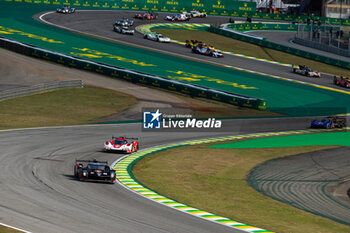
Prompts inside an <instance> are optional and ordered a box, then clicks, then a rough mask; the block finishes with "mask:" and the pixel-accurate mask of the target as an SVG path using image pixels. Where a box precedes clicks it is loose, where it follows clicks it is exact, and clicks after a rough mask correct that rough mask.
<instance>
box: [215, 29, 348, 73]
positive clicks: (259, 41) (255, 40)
mask: <svg viewBox="0 0 350 233" xmlns="http://www.w3.org/2000/svg"><path fill="white" fill-rule="evenodd" d="M208 31H210V32H213V33H216V34H219V35H223V36H227V37H230V38H233V39H237V40H241V41H244V42H248V43H251V44H255V45H258V46H263V47H266V48H270V49H275V50H278V51H281V52H285V53H289V54H293V55H296V56H300V57H304V58H307V59H311V60H314V61H319V62H323V63H326V64H329V65H334V66H339V67H342V68H345V69H350V62H347V61H342V60H338V59H335V58H330V57H326V56H322V55H319V54H315V53H310V52H307V51H304V50H301V49H296V48H292V47H289V46H285V45H281V44H277V43H274V42H270V41H266V40H263V39H259V38H254V37H252V36H249V35H245V34H244V33H241V32H239V31H233V30H232V29H225V28H217V27H214V26H210V28H208Z"/></svg>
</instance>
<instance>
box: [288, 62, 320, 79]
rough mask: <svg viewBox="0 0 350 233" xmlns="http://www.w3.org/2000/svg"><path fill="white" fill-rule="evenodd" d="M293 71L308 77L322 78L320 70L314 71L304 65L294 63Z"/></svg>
mask: <svg viewBox="0 0 350 233" xmlns="http://www.w3.org/2000/svg"><path fill="white" fill-rule="evenodd" d="M293 73H297V74H301V75H304V76H308V77H315V78H321V74H320V72H317V71H314V70H312V69H310V68H309V67H307V66H304V65H293Z"/></svg>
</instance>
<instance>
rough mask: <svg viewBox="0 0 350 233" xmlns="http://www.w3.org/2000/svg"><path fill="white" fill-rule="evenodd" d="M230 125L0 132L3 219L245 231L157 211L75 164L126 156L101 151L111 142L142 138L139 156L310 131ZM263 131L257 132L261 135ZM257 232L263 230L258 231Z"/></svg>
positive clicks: (66, 228)
mask: <svg viewBox="0 0 350 233" xmlns="http://www.w3.org/2000/svg"><path fill="white" fill-rule="evenodd" d="M291 121H294V120H293V119H281V120H280V121H279V123H278V124H276V120H270V119H265V120H231V121H228V122H224V123H223V124H224V127H226V128H229V129H231V131H230V132H226V133H225V132H212V133H203V132H201V133H200V132H197V133H182V132H172V133H167V132H164V133H157V132H155V133H153V132H142V131H141V125H140V124H119V125H98V126H85V127H83V126H77V127H58V128H37V129H26V130H13V131H1V133H0V148H1V154H0V159H1V161H2V162H1V164H0V170H1V171H2V172H1V175H0V183H1V189H0V197H1V198H0V219H1V222H3V223H6V224H9V225H13V226H15V227H19V228H22V229H25V230H28V231H32V232H45V233H49V232H108V231H110V232H142V233H144V232H152V233H154V232H191V233H195V232H198V233H203V232H208V233H212V232H240V231H237V230H234V229H231V228H228V227H226V226H221V225H219V224H216V223H211V222H207V221H204V220H202V219H199V218H196V217H192V216H189V215H187V214H184V213H181V212H178V211H176V210H173V209H171V208H168V207H165V206H162V205H159V204H156V203H154V202H152V201H150V200H148V199H145V198H143V197H140V196H138V195H137V194H134V193H132V192H130V191H128V190H126V189H125V188H124V187H122V186H120V185H118V184H115V185H110V184H103V183H94V182H80V181H77V180H76V179H74V177H73V166H72V165H73V162H74V160H75V159H76V158H78V159H92V158H96V159H101V160H102V159H103V160H105V159H107V160H108V161H109V162H110V163H111V162H113V161H114V160H116V159H118V158H119V157H121V156H122V155H120V154H114V153H104V152H102V147H103V142H104V141H106V140H107V139H108V137H109V136H110V135H127V136H134V137H136V136H138V137H139V138H140V144H141V149H142V148H149V147H152V146H156V145H164V144H169V143H174V142H180V141H183V140H188V139H196V138H207V137H213V136H224V135H236V134H246V133H252V132H270V131H275V130H294V129H305V127H306V125H308V120H307V119H300V120H298V121H297V122H298V123H297V124H291ZM257 129H258V130H257ZM257 227H259V226H257Z"/></svg>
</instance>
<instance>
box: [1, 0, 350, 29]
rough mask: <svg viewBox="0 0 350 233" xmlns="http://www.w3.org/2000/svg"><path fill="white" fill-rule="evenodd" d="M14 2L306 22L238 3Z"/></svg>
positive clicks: (17, 0) (163, 0)
mask: <svg viewBox="0 0 350 233" xmlns="http://www.w3.org/2000/svg"><path fill="white" fill-rule="evenodd" d="M0 1H5V2H14V3H32V4H43V5H53V6H57V7H58V6H62V5H70V6H72V7H76V8H78V9H82V8H95V9H115V10H135V11H158V12H173V13H176V12H177V13H178V12H183V11H191V10H199V11H203V12H206V13H208V14H210V15H221V16H229V17H243V18H246V17H248V16H249V17H251V18H254V19H264V20H278V21H299V22H306V21H307V19H308V18H309V17H308V16H305V15H287V14H271V13H262V12H256V3H255V2H244V1H238V0H186V1H183V0H182V1H180V0H120V1H116V0H0ZM311 20H321V21H322V23H325V24H331V25H344V26H350V19H342V20H340V19H338V18H325V17H312V19H311Z"/></svg>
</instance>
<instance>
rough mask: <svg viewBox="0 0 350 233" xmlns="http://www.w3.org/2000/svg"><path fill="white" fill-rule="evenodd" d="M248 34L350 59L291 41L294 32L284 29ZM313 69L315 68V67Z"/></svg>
mask: <svg viewBox="0 0 350 233" xmlns="http://www.w3.org/2000/svg"><path fill="white" fill-rule="evenodd" d="M249 33H250V34H253V35H257V36H262V37H265V38H266V39H267V40H268V41H271V42H275V43H279V44H282V45H286V46H290V47H293V48H296V49H301V50H305V51H309V52H311V53H316V54H320V55H324V56H328V57H332V58H335V59H339V60H343V61H348V62H349V61H350V58H349V57H344V56H340V55H337V54H334V53H328V52H325V51H322V50H318V49H314V48H310V47H306V46H302V45H299V44H295V43H291V41H293V39H294V36H295V34H296V32H285V31H255V32H249ZM314 69H317V68H316V67H315V68H314Z"/></svg>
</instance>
